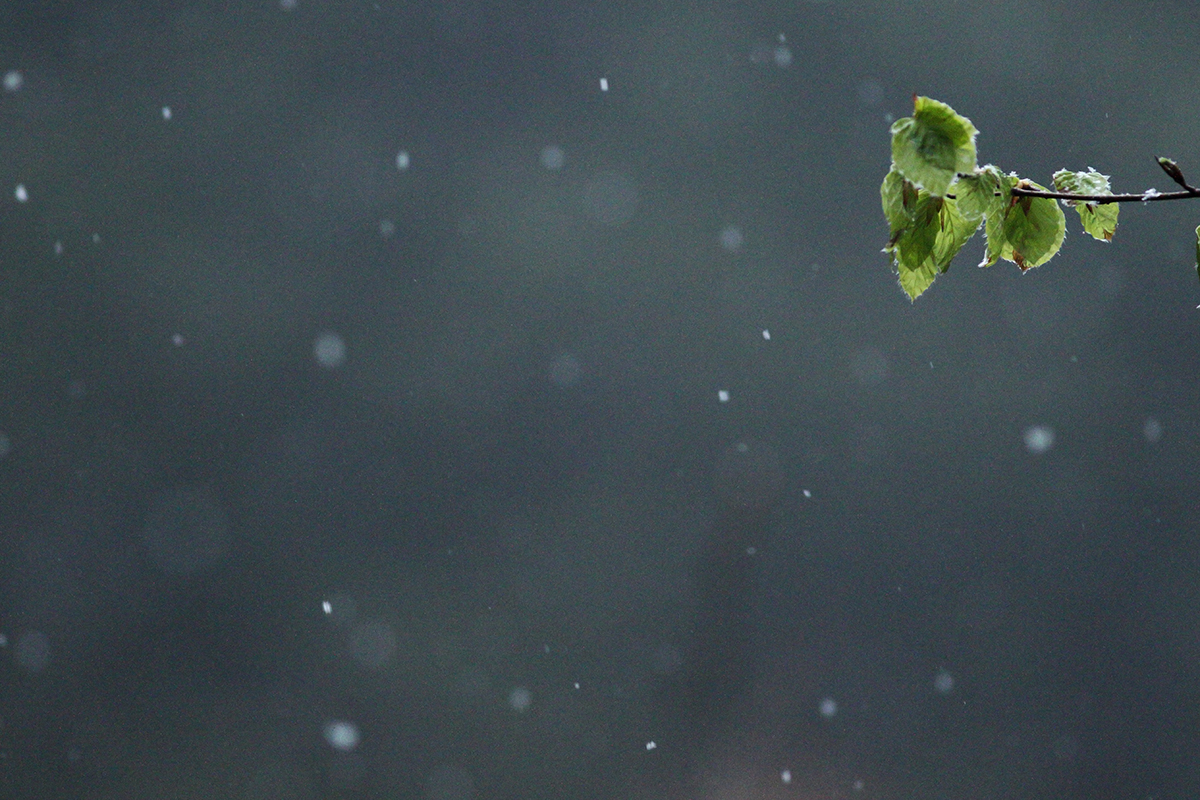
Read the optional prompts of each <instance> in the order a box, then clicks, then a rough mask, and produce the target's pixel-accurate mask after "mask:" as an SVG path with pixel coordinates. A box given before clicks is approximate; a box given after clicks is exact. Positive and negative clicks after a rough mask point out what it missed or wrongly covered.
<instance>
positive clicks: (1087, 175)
mask: <svg viewBox="0 0 1200 800" xmlns="http://www.w3.org/2000/svg"><path fill="white" fill-rule="evenodd" d="M1160 163H1161V159H1160ZM1054 188H1055V189H1057V190H1058V191H1060V192H1070V193H1071V194H1095V195H1102V194H1110V193H1111V192H1112V187H1111V186H1110V185H1109V183H1108V176H1107V175H1101V174H1100V173H1099V172H1097V171H1096V170H1094V169H1092V168H1091V167H1088V171H1087V172H1071V171H1070V170H1065V169H1060V170H1059V171H1058V172H1056V173H1054ZM1063 202H1064V203H1066V204H1067V205H1068V206H1074V207H1075V210H1076V211H1078V212H1079V221H1080V222H1082V223H1083V229H1084V230H1085V231H1087V232H1088V233H1090V234H1091V235H1092V237H1093V238H1095V239H1099V240H1100V241H1102V242H1111V241H1112V237H1113V234H1114V233H1116V230H1117V212H1118V211H1120V208H1119V207H1118V206H1117V204H1116V203H1082V202H1080V201H1078V200H1064V201H1063Z"/></svg>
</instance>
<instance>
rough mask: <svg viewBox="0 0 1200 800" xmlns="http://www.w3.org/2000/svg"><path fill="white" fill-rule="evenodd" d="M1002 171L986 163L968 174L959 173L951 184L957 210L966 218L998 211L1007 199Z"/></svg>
mask: <svg viewBox="0 0 1200 800" xmlns="http://www.w3.org/2000/svg"><path fill="white" fill-rule="evenodd" d="M1004 177H1005V176H1004V173H1002V172H1001V171H1000V170H999V168H997V167H995V166H993V165H991V164H988V165H987V166H986V167H980V168H979V169H977V170H975V171H974V172H973V173H971V174H969V175H960V176H959V177H958V180H956V181H955V182H954V184H953V185H952V186H951V188H952V189H954V195H955V197H957V198H958V210H959V211H960V212H961V213H962V215H963V216H964V217H967V218H968V219H982V218H983V217H984V216H986V215H988V214H991V213H994V212H997V211H1000V210H1002V209H1003V208H1004V204H1005V202H1007V200H1008V188H1009V187H1006V186H1005V187H1003V192H1002V191H1001V189H1002V184H1003V182H1004Z"/></svg>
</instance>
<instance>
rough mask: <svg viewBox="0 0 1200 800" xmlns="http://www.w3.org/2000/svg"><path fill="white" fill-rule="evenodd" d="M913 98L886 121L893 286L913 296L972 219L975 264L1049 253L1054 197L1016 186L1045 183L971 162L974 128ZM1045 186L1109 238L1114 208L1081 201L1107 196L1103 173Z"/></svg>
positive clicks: (1021, 261) (1054, 235) (1059, 236)
mask: <svg viewBox="0 0 1200 800" xmlns="http://www.w3.org/2000/svg"><path fill="white" fill-rule="evenodd" d="M913 105H914V109H913V115H912V116H911V117H905V118H904V119H900V120H897V121H896V122H895V123H894V124H893V125H892V130H891V132H892V166H891V169H890V170H889V171H888V174H887V176H886V177H885V178H884V179H883V185H882V186H881V187H880V195H881V198H882V201H883V214H884V216H885V217H886V218H887V222H888V227H889V229H890V235H889V237H888V243H887V246H886V247H884V249H883V251H884V252H885V253H887V254H888V255H889V256H891V260H892V269H893V270H894V271H895V272H896V274H897V276H898V277H899V281H900V286H901V288H903V289H904V291H905V292H906V293H907V294H908V296H909V297H910V298H911V299H913V300H916V299H917V297H919V296H920V295H921V293H922V292H924V291H925V290H926V289H928V288H929V286H930V285H931V284H932V283H933V282H934V280H935V279H936V278H937V276H938V275H940V274H942V273H943V272H945V271H946V270H947V269H949V268H950V262H951V261H952V260H953V259H954V257H955V256H956V255H957V254H958V252H959V250H961V249H962V247H963V245H964V244H966V243H967V241H968V240H969V239H970V238H971V237H972V236H974V235H975V232H976V231H977V230H979V228H981V227H982V228H983V229H984V235H985V237H986V249H985V253H984V257H983V261H982V262H981V263H980V264H979V266H981V267H990V266H992V265H993V264H995V263H996V262H997V261H1000V260H1004V261H1010V262H1012V263H1014V264H1016V265H1017V266H1018V267H1020V269H1021V271H1022V272H1024V271H1025V270H1028V269H1030V268H1032V267H1038V266H1041V265H1042V264H1045V263H1046V262H1047V261H1049V260H1050V259H1051V258H1052V257H1053V256H1054V254H1055V253H1057V252H1058V249H1059V247H1061V246H1062V243H1063V237H1064V236H1065V235H1066V219H1065V218H1064V216H1063V211H1062V209H1061V208H1060V207H1059V204H1058V202H1057V201H1056V200H1055V199H1051V198H1046V197H1037V196H1030V195H1029V194H1023V192H1045V193H1049V192H1050V190H1048V189H1046V188H1045V187H1043V186H1040V185H1038V184H1036V183H1034V182H1032V181H1029V180H1026V179H1024V178H1021V177H1019V176H1017V175H1016V174H1015V173H1012V172H1008V173H1006V172H1004V171H1002V170H1001V169H1000V168H999V167H996V166H994V165H991V164H988V165H986V166H982V167H980V166H979V165H978V164H977V163H976V153H975V137H976V135H977V134H978V131H977V130H976V129H975V126H974V125H972V124H971V121H970V120H969V119H967V118H966V117H964V116H962V115H960V114H958V113H956V112H955V111H954V109H952V108H951V107H950V106H948V105H946V104H945V103H941V102H938V101H937V100H932V99H930V98H928V97H914V102H913ZM1172 164H1173V162H1172ZM1164 169H1166V168H1165V167H1164ZM1054 187H1055V190H1056V191H1057V192H1061V193H1068V194H1072V195H1076V196H1077V198H1076V199H1072V200H1064V202H1065V203H1066V204H1067V205H1068V206H1070V207H1074V208H1075V210H1076V211H1077V212H1078V213H1079V218H1080V220H1081V221H1082V223H1083V228H1084V230H1085V231H1087V232H1088V233H1089V234H1091V235H1092V236H1093V237H1095V238H1096V239H1099V240H1100V241H1105V242H1107V241H1111V240H1112V236H1113V233H1114V232H1115V231H1116V229H1117V211H1118V206H1117V205H1115V204H1114V203H1113V202H1112V201H1111V200H1101V201H1100V202H1089V201H1088V200H1087V199H1086V197H1090V196H1096V197H1097V198H1100V197H1105V198H1108V197H1111V195H1110V194H1109V193H1110V186H1109V182H1108V176H1107V175H1101V174H1100V173H1099V172H1097V171H1096V170H1094V169H1090V168H1089V169H1088V170H1086V171H1084V172H1071V171H1069V170H1059V171H1058V172H1056V173H1055V174H1054ZM1197 247H1198V253H1200V244H1198V245H1197Z"/></svg>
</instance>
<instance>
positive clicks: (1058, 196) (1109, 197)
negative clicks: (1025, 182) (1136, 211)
mask: <svg viewBox="0 0 1200 800" xmlns="http://www.w3.org/2000/svg"><path fill="white" fill-rule="evenodd" d="M1010 191H1011V193H1012V196H1013V197H1044V198H1045V199H1047V200H1076V201H1078V202H1081V203H1095V204H1096V205H1105V204H1106V203H1152V202H1154V201H1156V200H1187V199H1188V198H1192V197H1200V191H1196V190H1191V189H1187V190H1184V191H1182V192H1161V193H1160V192H1155V191H1154V190H1153V189H1151V190H1150V191H1148V192H1145V193H1142V194H1073V193H1071V192H1049V191H1043V190H1042V189H1021V188H1019V187H1017V186H1014V187H1013V188H1012V189H1011V190H1010Z"/></svg>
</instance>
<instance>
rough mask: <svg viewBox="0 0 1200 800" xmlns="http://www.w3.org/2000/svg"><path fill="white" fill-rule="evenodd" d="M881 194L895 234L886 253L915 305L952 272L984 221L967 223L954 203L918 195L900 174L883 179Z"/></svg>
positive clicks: (886, 214) (973, 220)
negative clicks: (927, 290) (954, 264)
mask: <svg viewBox="0 0 1200 800" xmlns="http://www.w3.org/2000/svg"><path fill="white" fill-rule="evenodd" d="M879 191H880V197H881V199H882V202H883V213H884V216H885V217H887V220H888V226H889V228H890V229H891V238H890V239H889V240H888V244H887V246H886V247H885V248H884V252H885V253H888V254H889V255H890V256H891V257H892V269H893V270H895V271H896V273H897V275H898V276H899V280H900V286H901V287H903V289H904V291H905V292H906V293H907V294H908V296H909V297H910V298H912V299H913V300H915V299H917V297H919V296H920V295H921V293H922V292H924V291H925V290H926V289H928V288H929V286H930V285H931V284H932V283H933V281H934V279H935V278H937V276H938V275H940V274H942V273H943V272H945V271H946V270H947V269H949V268H950V262H951V261H953V260H954V257H955V256H956V255H958V251H959V250H961V249H962V246H963V245H964V244H965V243H966V242H967V240H968V239H970V238H971V236H972V235H973V234H974V233H975V231H976V229H978V227H979V218H978V217H975V218H967V217H964V216H963V215H962V214H961V213H960V212H959V210H958V204H957V203H956V202H955V200H954V199H953V198H948V197H945V198H943V197H934V196H933V195H931V194H930V193H929V192H927V191H925V190H924V189H918V188H917V187H916V186H914V185H913V184H912V183H911V182H909V181H907V180H905V179H904V178H903V177H901V175H900V173H899V172H898V171H897V170H896V169H892V171H891V172H889V173H888V174H887V176H886V177H885V178H884V179H883V185H882V186H881V187H880V190H879Z"/></svg>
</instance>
